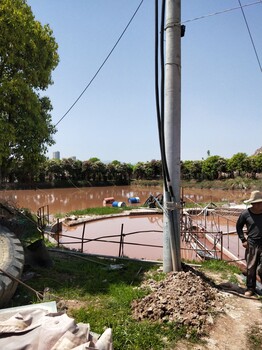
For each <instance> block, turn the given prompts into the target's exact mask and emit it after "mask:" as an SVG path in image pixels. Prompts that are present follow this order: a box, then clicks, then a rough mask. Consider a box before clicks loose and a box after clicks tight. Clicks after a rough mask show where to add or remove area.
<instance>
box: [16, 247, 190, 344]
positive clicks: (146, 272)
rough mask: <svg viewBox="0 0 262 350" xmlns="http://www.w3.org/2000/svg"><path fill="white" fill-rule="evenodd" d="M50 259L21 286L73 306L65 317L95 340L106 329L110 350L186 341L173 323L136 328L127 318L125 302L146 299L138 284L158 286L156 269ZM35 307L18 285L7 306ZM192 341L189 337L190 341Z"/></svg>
mask: <svg viewBox="0 0 262 350" xmlns="http://www.w3.org/2000/svg"><path fill="white" fill-rule="evenodd" d="M50 255H51V256H52V260H53V263H54V264H53V267H52V268H51V269H43V268H34V269H32V268H30V270H29V271H34V272H35V277H34V278H32V279H30V280H28V281H26V283H27V284H28V285H29V286H30V287H31V288H33V289H34V290H36V291H38V292H40V293H42V292H43V291H44V289H45V288H47V287H48V288H49V289H50V293H51V295H52V297H51V300H60V299H62V300H77V301H79V303H80V304H79V305H80V306H81V307H79V306H78V308H73V309H71V308H70V310H68V315H69V316H71V317H73V318H74V319H75V321H76V322H77V323H78V322H85V323H89V324H90V327H91V330H92V331H93V332H95V333H99V334H101V333H103V331H104V329H105V328H106V327H112V329H113V343H114V349H115V350H120V349H121V350H122V349H127V350H129V349H130V350H131V349H132V350H134V349H138V350H140V349H151V350H154V349H157V350H161V349H171V348H174V346H175V344H176V342H177V341H178V340H179V339H181V338H183V337H185V336H186V328H184V327H181V326H180V327H178V326H177V325H176V324H175V323H162V324H161V323H158V322H149V321H141V322H138V321H136V320H134V319H133V318H132V313H131V302H132V301H133V300H135V299H138V298H142V297H143V296H145V295H146V294H148V293H149V290H146V289H140V288H138V287H139V286H140V285H141V283H142V281H143V279H145V278H153V279H155V280H157V281H159V280H161V279H163V278H164V277H165V274H163V273H161V272H159V271H158V266H159V265H158V264H153V263H149V262H143V261H142V262H140V261H133V260H129V259H121V260H118V259H117V260H115V261H114V260H108V259H101V258H97V257H93V256H92V257H87V256H85V258H86V260H84V259H83V257H82V258H79V257H76V256H75V255H72V254H68V253H65V254H58V253H55V252H50ZM116 266H117V267H119V269H116V268H114V267H116ZM36 302H39V301H38V300H37V297H36V295H35V294H34V293H33V292H32V291H30V290H29V289H27V288H26V287H24V286H22V285H19V286H18V289H17V292H16V295H15V297H14V298H13V300H12V303H11V304H10V305H9V306H10V307H11V306H18V305H27V304H31V303H36ZM196 340H197V339H196V338H195V336H194V333H192V337H191V339H190V341H193V342H195V341H196Z"/></svg>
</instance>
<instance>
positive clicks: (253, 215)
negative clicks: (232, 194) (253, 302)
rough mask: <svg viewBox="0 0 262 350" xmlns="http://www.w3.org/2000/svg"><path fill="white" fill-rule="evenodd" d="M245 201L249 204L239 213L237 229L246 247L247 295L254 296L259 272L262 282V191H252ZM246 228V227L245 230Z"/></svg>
mask: <svg viewBox="0 0 262 350" xmlns="http://www.w3.org/2000/svg"><path fill="white" fill-rule="evenodd" d="M244 203H245V204H248V205H249V206H248V207H247V208H246V209H245V210H243V212H242V213H241V214H240V215H239V218H238V220H237V223H236V230H237V234H238V237H239V239H240V240H241V242H242V245H243V247H244V248H245V249H246V263H247V278H246V286H247V290H246V291H245V295H246V296H252V295H254V294H255V292H256V277H257V274H258V276H259V278H260V282H262V193H261V192H260V191H253V192H251V195H250V198H249V199H248V200H246V201H244ZM244 228H246V230H245V231H244ZM245 232H246V233H245Z"/></svg>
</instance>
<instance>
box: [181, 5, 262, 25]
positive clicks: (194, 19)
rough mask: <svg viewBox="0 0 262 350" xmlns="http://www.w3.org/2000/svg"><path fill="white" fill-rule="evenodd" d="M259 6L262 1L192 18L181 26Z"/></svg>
mask: <svg viewBox="0 0 262 350" xmlns="http://www.w3.org/2000/svg"><path fill="white" fill-rule="evenodd" d="M257 4H260V5H261V4H262V2H261V0H258V1H255V2H252V3H250V4H246V5H241V6H238V7H232V8H229V9H226V10H223V11H218V12H214V13H210V14H208V15H203V16H200V17H195V18H192V19H188V20H186V21H183V22H181V24H184V23H189V22H194V21H198V20H199V19H204V18H208V17H212V16H217V15H221V14H223V13H226V12H230V11H235V10H239V9H242V8H243V7H248V6H253V5H257Z"/></svg>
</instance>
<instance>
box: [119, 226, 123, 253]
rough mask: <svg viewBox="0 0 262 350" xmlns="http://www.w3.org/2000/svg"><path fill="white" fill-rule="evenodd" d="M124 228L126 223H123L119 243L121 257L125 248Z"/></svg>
mask: <svg viewBox="0 0 262 350" xmlns="http://www.w3.org/2000/svg"><path fill="white" fill-rule="evenodd" d="M123 230H124V224H121V233H120V243H119V252H118V257H119V258H120V257H122V256H123V253H124V249H123V243H124V234H123Z"/></svg>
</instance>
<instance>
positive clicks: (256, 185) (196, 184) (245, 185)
mask: <svg viewBox="0 0 262 350" xmlns="http://www.w3.org/2000/svg"><path fill="white" fill-rule="evenodd" d="M124 186H137V187H141V186H142V187H152V188H154V187H159V186H160V187H162V186H163V180H161V179H160V180H131V181H130V182H129V184H115V183H110V182H107V183H103V182H94V183H90V182H88V183H84V182H82V183H72V181H64V182H63V183H59V184H51V183H32V184H19V183H7V184H2V185H1V190H3V191H9V190H10V191H11V190H48V189H63V188H68V189H70V188H77V189H81V188H84V187H89V188H96V187H112V188H113V187H124ZM180 186H181V188H203V189H221V190H253V189H258V190H262V179H252V178H246V177H236V178H233V179H231V178H230V179H223V180H203V181H201V180H182V181H181V183H180Z"/></svg>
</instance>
